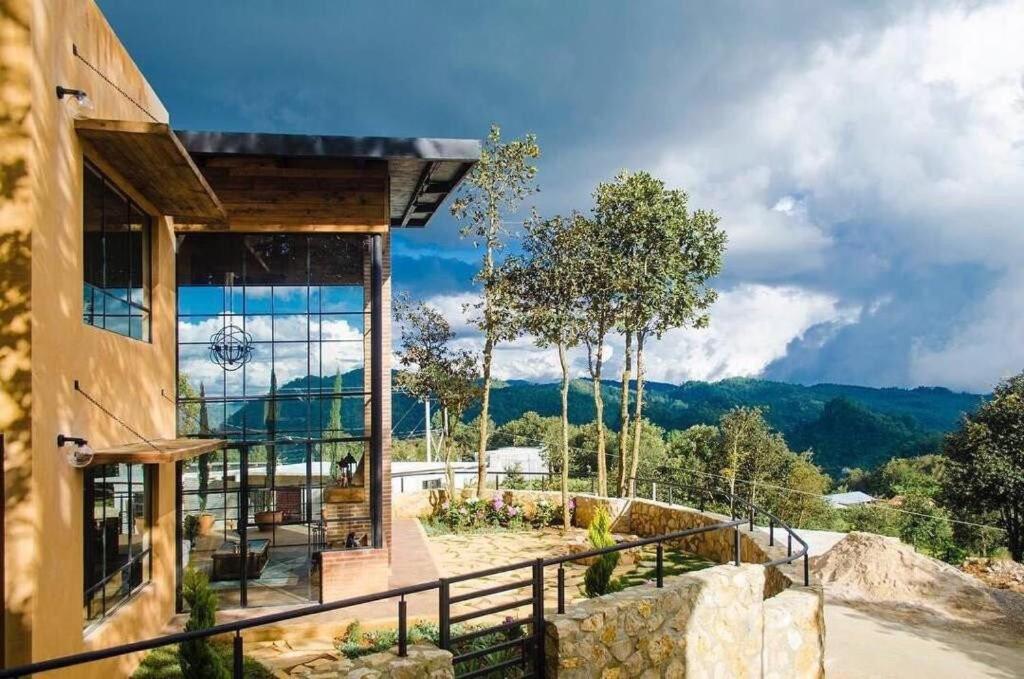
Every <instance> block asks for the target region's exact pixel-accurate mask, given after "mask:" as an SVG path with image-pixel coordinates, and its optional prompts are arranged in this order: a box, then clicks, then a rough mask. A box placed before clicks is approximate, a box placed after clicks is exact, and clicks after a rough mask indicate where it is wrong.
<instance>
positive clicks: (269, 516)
mask: <svg viewBox="0 0 1024 679" xmlns="http://www.w3.org/2000/svg"><path fill="white" fill-rule="evenodd" d="M253 519H254V520H255V521H256V527H257V528H259V529H260V530H261V531H268V530H272V529H273V528H274V526H275V525H277V524H279V523H281V522H282V521H284V512H283V511H281V510H277V511H266V512H256V514H255V515H254V516H253Z"/></svg>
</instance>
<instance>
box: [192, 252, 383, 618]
mask: <svg viewBox="0 0 1024 679" xmlns="http://www.w3.org/2000/svg"><path fill="white" fill-rule="evenodd" d="M366 252H367V238H366V237H365V236H359V235H349V234H300V233H285V234H230V233H229V234H211V233H204V234H188V235H185V236H184V238H183V239H182V240H181V241H180V243H179V247H178V255H177V284H178V287H177V292H178V375H179V380H178V404H179V419H178V432H179V434H181V435H205V436H216V437H220V438H227V439H231V440H232V441H233V442H234V445H236V446H237V448H235V449H229V451H228V452H226V453H212V454H210V455H208V456H206V457H204V458H203V459H201V460H196V461H194V462H191V461H190V462H189V463H187V464H185V465H184V466H183V473H182V493H183V500H182V513H183V521H185V522H186V524H187V530H186V531H185V534H186V535H188V536H189V537H188V543H189V544H188V545H187V549H188V552H189V558H188V560H187V561H188V563H190V564H191V565H192V566H193V567H195V568H198V569H200V570H203V571H204V572H207V573H208V574H209V575H210V579H211V584H212V586H213V588H214V589H215V590H216V591H217V592H218V595H219V597H220V602H221V605H222V606H224V607H231V606H238V605H248V606H259V605H286V604H294V603H300V602H304V601H308V600H309V599H311V598H315V597H316V595H317V594H318V586H317V581H316V577H317V574H316V572H315V568H314V562H315V559H314V556H313V555H314V553H315V552H317V551H319V550H321V549H325V548H332V547H340V546H343V545H344V543H345V540H346V537H347V535H348V533H349V532H354V533H355V534H356V538H357V539H358V540H360V541H361V542H368V541H369V540H370V539H371V537H372V531H371V527H370V525H369V518H368V511H369V510H368V508H365V509H364V508H353V509H352V510H351V514H352V516H350V517H347V518H346V521H347V522H348V523H345V525H344V526H342V525H341V524H340V523H339V522H338V521H337V520H335V519H333V518H332V515H331V513H330V511H329V510H330V508H325V502H324V493H325V489H326V488H328V487H329V486H331V485H336V483H337V481H338V475H339V473H340V471H339V470H340V469H341V468H340V467H339V465H338V463H339V462H342V461H344V460H346V459H350V460H354V463H352V464H351V465H350V466H351V467H352V472H353V474H354V475H355V476H356V478H355V479H354V481H353V484H354V485H364V484H365V483H367V479H368V476H367V475H368V473H369V471H368V470H367V469H365V468H364V466H363V465H362V464H361V463H362V461H363V460H364V459H367V451H368V450H369V435H370V420H369V387H368V380H367V379H366V376H365V375H364V367H365V366H366V364H367V362H368V358H367V353H368V347H369V343H368V337H369V335H368V333H369V331H370V320H369V313H368V303H367V299H366V293H365V289H364V279H365V278H366V276H367V275H368V269H367V264H366ZM225 337H230V338H231V341H232V342H234V343H235V344H234V349H237V350H238V351H235V352H234V353H233V354H232V353H231V352H222V353H221V354H219V355H218V353H217V348H218V347H220V348H223V347H224V341H225V340H224V339H223V338H225ZM215 338H216V339H215ZM242 346H244V347H245V350H244V351H243V350H241V347H242ZM229 354H230V355H229ZM232 355H233V356H239V357H241V356H243V355H244V359H239V360H237V361H232V360H228V359H230V358H231V356H232ZM243 449H244V450H245V451H246V459H247V460H248V465H247V466H246V467H245V469H244V473H245V479H246V486H247V487H248V489H249V492H248V498H247V500H246V505H247V506H248V515H247V516H246V517H244V519H243V518H242V517H240V516H239V508H240V507H241V503H240V496H241V480H242V469H241V467H242V458H241V451H242V450H243ZM349 456H351V458H349ZM243 521H244V524H245V526H246V527H247V531H246V540H247V544H248V549H249V550H250V554H251V555H252V556H251V563H250V565H249V567H248V568H249V570H243V569H242V568H241V567H240V566H239V562H240V559H241V557H240V556H237V552H236V550H237V548H238V545H239V543H240V542H241V537H240V535H239V524H240V523H242V522H243ZM332 521H334V523H331V522H332ZM200 528H201V530H200Z"/></svg>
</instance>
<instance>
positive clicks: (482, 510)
mask: <svg viewBox="0 0 1024 679" xmlns="http://www.w3.org/2000/svg"><path fill="white" fill-rule="evenodd" d="M574 510H575V503H574V501H573V500H572V499H570V500H569V515H570V517H571V516H572V513H573V511H574ZM421 521H422V523H423V527H424V529H425V530H426V532H427V535H449V534H452V533H494V532H504V531H523V530H532V529H537V528H544V527H546V526H554V525H560V524H561V522H562V505H561V504H556V503H554V502H551V501H549V500H547V499H543V498H542V499H540V500H538V501H536V502H533V503H530V504H529V505H526V504H524V503H523V502H520V501H519V500H517V499H516V498H515V496H514V495H513V494H512V493H505V494H504V495H502V496H501V497H498V496H495V497H494V498H491V499H489V500H486V499H481V498H477V497H468V498H453V499H446V500H444V501H443V502H441V503H440V504H438V505H437V506H436V507H435V508H434V511H433V513H432V514H431V515H430V516H428V517H426V518H423V519H421Z"/></svg>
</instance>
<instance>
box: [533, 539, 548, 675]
mask: <svg viewBox="0 0 1024 679" xmlns="http://www.w3.org/2000/svg"><path fill="white" fill-rule="evenodd" d="M533 652H534V658H533V661H534V666H533V676H535V677H543V676H544V668H545V662H544V559H537V560H536V561H534V562H533Z"/></svg>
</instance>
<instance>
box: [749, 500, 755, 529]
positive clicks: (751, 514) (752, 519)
mask: <svg viewBox="0 0 1024 679" xmlns="http://www.w3.org/2000/svg"><path fill="white" fill-rule="evenodd" d="M750 532H751V533H753V532H754V507H753V505H751V507H750Z"/></svg>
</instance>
